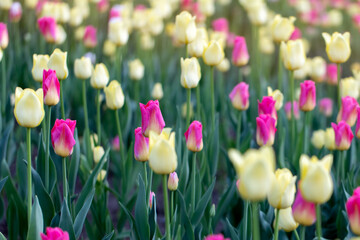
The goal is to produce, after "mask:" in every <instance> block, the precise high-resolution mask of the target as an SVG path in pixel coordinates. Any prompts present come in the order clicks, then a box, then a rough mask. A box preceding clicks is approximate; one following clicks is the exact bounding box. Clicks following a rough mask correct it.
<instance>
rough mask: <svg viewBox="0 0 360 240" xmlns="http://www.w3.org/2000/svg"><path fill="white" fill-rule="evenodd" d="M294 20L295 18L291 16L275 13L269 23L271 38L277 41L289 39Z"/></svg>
mask: <svg viewBox="0 0 360 240" xmlns="http://www.w3.org/2000/svg"><path fill="white" fill-rule="evenodd" d="M295 20H296V18H295V17H293V16H291V17H289V18H284V17H282V16H281V15H280V14H277V15H276V16H275V17H274V19H273V20H272V22H271V24H270V28H271V35H272V38H273V40H274V41H275V42H277V43H280V42H282V41H287V40H289V38H290V36H291V34H292V33H293V31H294V29H295V27H294V22H295Z"/></svg>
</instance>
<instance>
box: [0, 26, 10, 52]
mask: <svg viewBox="0 0 360 240" xmlns="http://www.w3.org/2000/svg"><path fill="white" fill-rule="evenodd" d="M8 44H9V33H8V30H7V26H6V24H5V23H2V22H0V48H2V49H5V48H7V46H8Z"/></svg>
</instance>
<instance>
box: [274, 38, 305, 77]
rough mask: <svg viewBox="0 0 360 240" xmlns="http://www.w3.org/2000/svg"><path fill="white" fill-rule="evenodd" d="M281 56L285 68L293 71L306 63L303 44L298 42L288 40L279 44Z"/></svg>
mask: <svg viewBox="0 0 360 240" xmlns="http://www.w3.org/2000/svg"><path fill="white" fill-rule="evenodd" d="M280 51H281V54H282V57H283V62H284V65H285V67H286V68H287V69H288V70H290V71H294V70H297V69H299V68H301V67H302V66H303V65H304V64H305V61H306V55H305V50H304V45H303V42H302V41H301V40H300V39H298V40H289V41H287V42H286V43H285V42H281V50H280Z"/></svg>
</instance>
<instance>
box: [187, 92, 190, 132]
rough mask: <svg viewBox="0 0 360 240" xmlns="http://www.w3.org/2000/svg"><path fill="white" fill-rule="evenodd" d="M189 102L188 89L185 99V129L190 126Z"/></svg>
mask: <svg viewBox="0 0 360 240" xmlns="http://www.w3.org/2000/svg"><path fill="white" fill-rule="evenodd" d="M190 101H191V88H188V89H187V99H186V128H187V127H188V126H189V124H190Z"/></svg>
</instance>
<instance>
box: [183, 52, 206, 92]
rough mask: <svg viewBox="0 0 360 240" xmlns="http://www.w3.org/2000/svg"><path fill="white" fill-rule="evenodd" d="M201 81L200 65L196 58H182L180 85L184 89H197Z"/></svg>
mask: <svg viewBox="0 0 360 240" xmlns="http://www.w3.org/2000/svg"><path fill="white" fill-rule="evenodd" d="M200 79H201V70H200V64H199V62H198V60H197V59H196V58H195V57H192V58H186V59H185V60H184V59H183V58H181V76H180V83H181V86H183V87H184V88H195V87H197V85H198V84H199V81H200Z"/></svg>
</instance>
